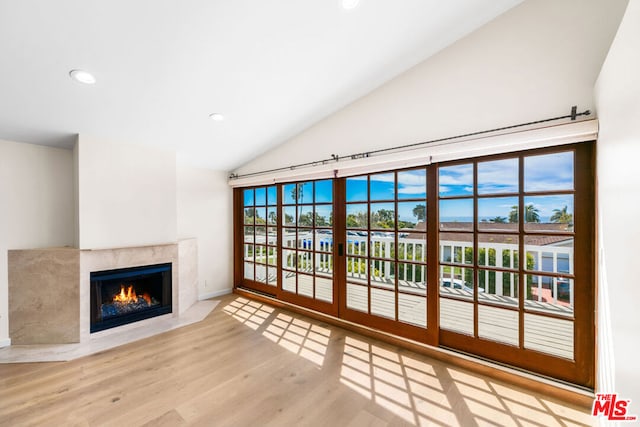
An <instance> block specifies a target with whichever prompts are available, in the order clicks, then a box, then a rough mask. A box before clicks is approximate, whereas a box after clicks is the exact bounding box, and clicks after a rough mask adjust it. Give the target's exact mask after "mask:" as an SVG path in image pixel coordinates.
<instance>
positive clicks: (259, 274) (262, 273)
mask: <svg viewBox="0 0 640 427" xmlns="http://www.w3.org/2000/svg"><path fill="white" fill-rule="evenodd" d="M256 282H260V283H267V267H266V266H264V265H260V264H257V265H256Z"/></svg>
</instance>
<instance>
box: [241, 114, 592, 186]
mask: <svg viewBox="0 0 640 427" xmlns="http://www.w3.org/2000/svg"><path fill="white" fill-rule="evenodd" d="M590 114H591V111H590V110H585V111H583V112H582V113H578V107H577V106H576V105H574V106H573V107H571V113H570V114H567V115H565V116H558V117H552V118H549V119H542V120H535V121H533V122H527V123H520V124H517V125H510V126H503V127H499V128H494V129H487V130H481V131H477V132H471V133H465V134H461V135H455V136H448V137H445V138H438V139H432V140H430V141H423V142H415V143H412V144H406V145H398V146H396V147H389V148H381V149H379V150H372V151H364V152H361V153H356V154H348V155H346V156H338V155H337V154H332V155H331V158H329V159H322V160H316V161H313V162H306V163H298V164H296V165H291V166H283V167H279V168H274V169H267V170H262V171H258V172H249V173H245V174H236V173H232V174H230V175H229V179H230V180H232V179H239V178H246V177H250V176H257V175H264V174H268V173H274V172H282V171H287V170H295V169H299V168H304V167H310V166H318V165H326V164H327V163H329V162H339V161H340V159H348V160H355V159H364V158H367V157H370V156H372V155H376V154H381V153H388V152H392V151H398V150H405V149H413V148H416V147H421V146H423V145H429V144H433V143H436V142H445V141H452V140H455V139H460V138H468V137H470V136H478V135H484V134H487V133H493V132H500V131H503V130H509V129H515V128H520V127H524V126H531V125H537V124H540V123H547V122H552V121H555V120H562V119H569V118H570V119H571V120H572V121H573V120H575V119H576V118H577V117H579V116H588V115H590Z"/></svg>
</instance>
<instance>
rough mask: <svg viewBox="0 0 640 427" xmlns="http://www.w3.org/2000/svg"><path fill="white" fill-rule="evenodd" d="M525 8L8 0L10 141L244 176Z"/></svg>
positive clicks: (3, 35) (5, 41)
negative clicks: (149, 153) (138, 154)
mask: <svg viewBox="0 0 640 427" xmlns="http://www.w3.org/2000/svg"><path fill="white" fill-rule="evenodd" d="M520 1H521V0H447V1H443V0H395V1H392V0H361V1H360V5H359V6H358V7H357V8H356V9H354V10H349V11H347V10H344V9H342V7H341V0H306V1H302V0H252V1H250V0H227V1H222V0H182V1H180V0H102V1H99V0H56V1H51V0H0V139H8V140H13V141H20V142H29V143H36V144H44V145H54V146H63V147H64V146H66V147H68V146H70V144H72V141H73V135H75V134H78V133H79V134H88V135H91V136H94V137H98V138H100V139H105V140H110V141H118V142H122V143H136V144H147V145H154V146H157V147H162V148H168V149H172V150H175V151H176V152H177V153H178V158H179V159H181V160H182V161H184V162H187V163H189V164H192V165H195V166H202V167H208V168H213V169H220V170H231V169H234V168H236V167H238V166H240V165H242V164H243V163H245V162H247V161H249V160H250V159H252V158H254V157H256V156H258V155H259V154H261V153H262V152H264V151H266V150H268V149H269V148H271V147H274V146H275V145H278V144H280V143H282V142H284V141H286V140H287V139H289V138H291V137H292V136H294V135H296V134H297V133H299V132H301V131H302V130H304V129H305V128H307V127H308V126H310V125H312V124H313V123H315V122H317V121H319V120H321V119H322V118H323V117H326V116H327V115H329V114H331V113H332V112H334V111H336V110H338V109H340V108H342V107H344V106H345V105H347V104H348V103H350V102H352V101H354V100H356V99H357V98H359V97H361V96H363V95H365V94H366V93H368V92H370V91H371V90H373V89H374V88H376V87H378V86H380V85H381V84H383V83H384V82H385V81H387V80H389V79H391V78H393V77H394V76H396V75H398V74H399V73H401V72H403V71H405V70H406V69H408V68H410V67H411V66H413V65H415V64H417V63H419V62H420V61H422V60H424V59H426V58H427V57H429V56H431V55H433V54H434V53H435V52H437V51H439V50H441V49H442V48H444V47H445V46H447V45H449V44H451V43H452V42H453V41H455V40H457V39H459V38H461V37H462V36H464V35H465V34H468V33H470V32H471V31H473V30H474V29H476V28H478V27H479V26H481V25H483V24H485V23H486V22H488V21H490V20H491V19H493V18H494V17H496V16H497V15H499V14H500V13H502V12H504V11H506V10H507V9H509V8H511V7H513V6H514V5H516V4H518V3H519V2H520ZM75 68H80V69H85V70H88V71H90V72H92V73H93V74H94V75H95V77H96V79H97V83H96V84H95V85H93V86H84V85H81V84H79V83H76V82H74V81H72V80H71V79H70V78H69V76H68V73H69V71H70V70H71V69H75ZM214 112H218V113H222V114H224V115H225V117H226V120H224V121H222V122H215V121H212V120H210V119H209V118H208V116H209V114H210V113H214Z"/></svg>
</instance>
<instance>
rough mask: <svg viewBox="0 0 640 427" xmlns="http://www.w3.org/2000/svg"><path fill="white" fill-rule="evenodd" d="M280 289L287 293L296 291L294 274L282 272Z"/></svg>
mask: <svg viewBox="0 0 640 427" xmlns="http://www.w3.org/2000/svg"><path fill="white" fill-rule="evenodd" d="M282 289H284V290H285V291H288V292H294V293H295V291H296V273H294V272H292V271H286V270H282Z"/></svg>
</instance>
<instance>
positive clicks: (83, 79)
mask: <svg viewBox="0 0 640 427" xmlns="http://www.w3.org/2000/svg"><path fill="white" fill-rule="evenodd" d="M69 75H70V76H71V78H72V79H73V80H75V81H77V82H78V83H83V84H86V85H92V84H94V83H95V82H96V78H95V77H93V74H91V73H90V72H88V71H84V70H71V71H69Z"/></svg>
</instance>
